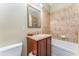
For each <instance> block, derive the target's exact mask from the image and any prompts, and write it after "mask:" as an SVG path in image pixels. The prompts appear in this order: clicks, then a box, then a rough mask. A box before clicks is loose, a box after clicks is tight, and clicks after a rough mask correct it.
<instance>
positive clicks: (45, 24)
mask: <svg viewBox="0 0 79 59" xmlns="http://www.w3.org/2000/svg"><path fill="white" fill-rule="evenodd" d="M42 33H43V34H50V13H49V9H48V5H47V4H43V8H42Z"/></svg>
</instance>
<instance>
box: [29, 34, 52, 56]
mask: <svg viewBox="0 0 79 59" xmlns="http://www.w3.org/2000/svg"><path fill="white" fill-rule="evenodd" d="M29 53H32V54H33V55H36V56H51V35H48V34H38V35H33V36H27V55H29Z"/></svg>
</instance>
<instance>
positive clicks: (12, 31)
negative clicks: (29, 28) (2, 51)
mask: <svg viewBox="0 0 79 59" xmlns="http://www.w3.org/2000/svg"><path fill="white" fill-rule="evenodd" d="M25 12H26V9H25V4H24V3H17V4H16V3H12V4H10V3H9V4H8V3H5V4H0V47H3V46H6V45H9V44H14V43H17V42H20V41H22V40H23V39H24V32H25V18H26V17H25Z"/></svg>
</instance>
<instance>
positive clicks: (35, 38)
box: [27, 34, 51, 41]
mask: <svg viewBox="0 0 79 59" xmlns="http://www.w3.org/2000/svg"><path fill="white" fill-rule="evenodd" d="M27 37H28V38H31V39H33V40H35V41H38V40H42V39H44V38H47V37H51V35H50V34H37V35H33V36H27Z"/></svg>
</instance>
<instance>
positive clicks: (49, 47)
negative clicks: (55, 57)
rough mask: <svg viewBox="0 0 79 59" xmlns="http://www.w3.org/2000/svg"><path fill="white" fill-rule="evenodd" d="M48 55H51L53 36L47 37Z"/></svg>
mask: <svg viewBox="0 0 79 59" xmlns="http://www.w3.org/2000/svg"><path fill="white" fill-rule="evenodd" d="M46 40H47V56H51V37H49V38H47V39H46Z"/></svg>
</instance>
